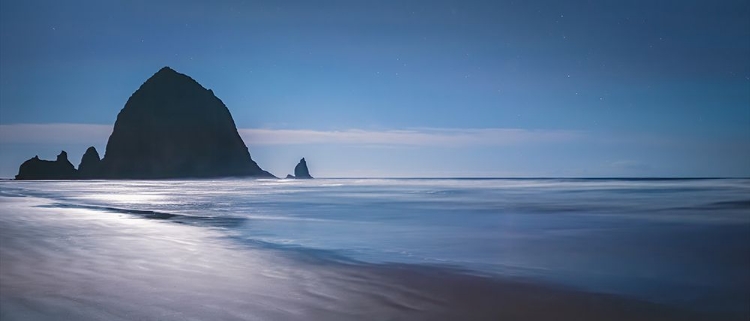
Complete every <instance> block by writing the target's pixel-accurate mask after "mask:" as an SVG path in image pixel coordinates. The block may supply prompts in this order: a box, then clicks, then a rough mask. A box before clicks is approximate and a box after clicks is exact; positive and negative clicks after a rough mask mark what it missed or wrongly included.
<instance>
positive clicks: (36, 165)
mask: <svg viewBox="0 0 750 321" xmlns="http://www.w3.org/2000/svg"><path fill="white" fill-rule="evenodd" d="M75 178H78V172H77V171H76V169H75V167H73V164H71V163H70V161H68V153H66V152H65V151H62V152H60V154H59V155H57V159H56V160H54V161H48V160H43V159H39V156H38V155H37V156H34V158H30V159H28V160H27V161H25V162H23V164H21V166H20V167H19V168H18V175H16V179H17V180H30V179H75Z"/></svg>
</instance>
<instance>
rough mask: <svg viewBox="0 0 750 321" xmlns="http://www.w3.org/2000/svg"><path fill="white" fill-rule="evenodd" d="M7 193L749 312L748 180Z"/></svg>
mask: <svg viewBox="0 0 750 321" xmlns="http://www.w3.org/2000/svg"><path fill="white" fill-rule="evenodd" d="M0 196H2V197H4V198H2V199H3V200H9V199H13V200H14V202H23V201H22V200H23V199H24V197H26V198H28V199H30V200H32V199H33V200H36V199H44V200H46V201H45V203H42V204H36V203H34V204H36V205H34V206H38V207H41V208H45V209H65V210H85V211H88V212H94V213H97V214H96V215H100V216H101V217H112V218H117V217H127V218H128V219H135V220H136V221H137V220H153V221H159V222H160V224H167V225H173V224H174V225H185V226H191V227H194V228H198V229H201V230H206V231H210V233H212V235H214V238H213V239H216V240H220V242H221V244H222V245H221V246H222V247H227V246H228V247H235V246H236V247H241V248H250V249H253V250H258V251H261V252H263V251H273V252H274V253H287V254H288V255H289V256H291V257H294V256H297V257H305V258H307V259H308V260H312V259H314V260H316V261H320V262H334V263H342V262H343V263H356V264H371V265H375V266H377V265H385V264H399V265H408V266H430V267H437V268H446V269H451V270H455V271H460V272H461V273H465V274H472V275H479V276H484V277H498V278H504V279H513V280H520V281H528V282H539V283H544V284H552V285H556V286H560V287H565V288H571V289H576V290H581V291H585V292H594V293H605V294H613V295H617V296H623V297H628V298H633V299H637V300H641V301H646V302H653V303H657V304H663V305H667V306H672V307H677V308H680V309H688V310H693V311H701V312H721V313H729V314H731V315H738V316H747V315H750V303H748V302H750V180H748V179H314V180H266V179H260V180H254V179H218V180H168V181H23V182H21V181H3V182H0ZM183 237H185V238H187V239H189V238H190V235H183ZM226 244H230V245H226ZM284 255H285V254H284Z"/></svg>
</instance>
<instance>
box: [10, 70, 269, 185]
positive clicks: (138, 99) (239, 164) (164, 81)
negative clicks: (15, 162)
mask: <svg viewBox="0 0 750 321" xmlns="http://www.w3.org/2000/svg"><path fill="white" fill-rule="evenodd" d="M61 155H62V156H63V157H62V158H64V160H62V161H61V157H60V156H58V160H57V161H55V162H51V161H44V160H40V159H39V158H38V157H34V158H32V159H30V160H28V161H26V162H24V163H23V164H22V165H21V167H20V168H19V173H18V175H16V179H69V178H83V179H91V178H107V179H162V178H201V177H226V176H254V177H274V176H273V175H271V174H270V173H269V172H267V171H264V170H263V169H261V168H260V167H259V166H258V164H256V163H255V161H253V159H252V158H251V157H250V152H249V151H248V149H247V146H245V143H244V142H243V141H242V138H241V137H240V135H239V133H238V132H237V127H236V125H235V123H234V119H232V115H231V114H230V113H229V109H227V107H226V106H225V105H224V103H223V102H222V101H221V100H220V99H219V98H217V97H216V96H215V95H214V93H213V91H211V90H209V89H206V88H204V87H203V86H201V85H200V84H199V83H198V82H196V81H195V80H193V79H192V78H190V77H188V76H186V75H184V74H181V73H178V72H176V71H174V70H172V69H171V68H169V67H164V68H162V69H160V70H159V71H158V72H157V73H155V74H154V75H153V76H151V77H150V78H149V79H148V80H146V82H144V83H143V84H142V85H141V86H140V88H138V90H136V91H135V92H134V93H133V94H132V95H131V96H130V98H129V99H128V101H127V102H126V103H125V107H124V108H123V109H122V110H120V113H119V114H118V115H117V120H116V122H115V126H114V129H113V131H112V134H111V135H110V136H109V141H108V142H107V148H106V151H105V153H104V158H103V159H101V160H100V159H99V153H98V152H97V151H96V149H95V148H93V147H90V148H89V149H88V150H86V153H85V154H84V155H83V157H82V158H81V164H80V166H79V170H80V171H78V172H77V171H76V169H75V168H74V167H73V165H71V164H70V162H69V161H68V160H67V154H66V153H65V152H63V153H62V154H61Z"/></svg>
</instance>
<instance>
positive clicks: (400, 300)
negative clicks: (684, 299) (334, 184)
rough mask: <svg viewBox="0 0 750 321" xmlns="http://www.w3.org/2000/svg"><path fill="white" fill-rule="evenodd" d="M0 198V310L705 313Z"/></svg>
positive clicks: (689, 316) (582, 315)
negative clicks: (269, 245)
mask: <svg viewBox="0 0 750 321" xmlns="http://www.w3.org/2000/svg"><path fill="white" fill-rule="evenodd" d="M48 202H49V201H47V200H45V199H41V198H30V197H0V204H2V210H0V302H1V304H0V318H1V319H2V320H50V319H55V320H355V319H356V320H458V319H464V320H466V319H472V320H497V319H504V320H551V319H555V320H605V319H606V320H699V319H711V320H717V319H721V318H722V316H716V315H713V316H711V315H696V313H691V312H687V311H678V310H674V309H672V308H668V307H664V306H660V305H655V304H651V303H645V302H641V301H636V300H630V299H626V298H621V297H616V296H611V295H602V294H593V293H585V292H579V291H575V290H572V289H564V288H559V287H553V286H547V285H541V284H534V283H530V282H523V281H518V280H501V279H496V278H488V277H482V276H474V275H470V274H467V273H463V272H461V271H455V270H450V269H442V268H437V267H425V266H418V265H405V264H393V265H391V264H359V263H353V262H345V261H337V260H335V259H325V260H324V259H319V258H318V257H317V256H316V255H315V254H314V253H313V254H305V253H289V252H288V251H283V250H268V249H258V248H253V247H251V246H244V245H241V244H237V243H233V242H230V241H229V240H227V239H226V238H222V235H221V234H219V233H215V232H214V231H212V230H211V229H205V228H198V227H194V226H188V225H184V224H175V223H171V222H167V221H159V220H148V219H143V218H140V217H137V216H132V215H127V214H118V213H107V212H101V211H93V210H86V209H65V208H48V207H44V206H45V205H47V204H48Z"/></svg>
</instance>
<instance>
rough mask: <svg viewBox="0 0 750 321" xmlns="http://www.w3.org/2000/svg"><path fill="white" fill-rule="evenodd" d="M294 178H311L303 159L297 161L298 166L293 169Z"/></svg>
mask: <svg viewBox="0 0 750 321" xmlns="http://www.w3.org/2000/svg"><path fill="white" fill-rule="evenodd" d="M294 178H312V176H310V171H309V170H308V169H307V162H306V161H305V158H304V157H303V158H302V159H300V160H299V164H297V166H295V167H294Z"/></svg>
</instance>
